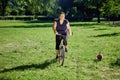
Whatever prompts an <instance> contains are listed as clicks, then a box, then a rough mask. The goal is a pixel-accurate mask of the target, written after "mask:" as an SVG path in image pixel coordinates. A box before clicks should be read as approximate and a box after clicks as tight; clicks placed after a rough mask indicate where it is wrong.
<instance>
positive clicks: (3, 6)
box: [1, 0, 8, 17]
mask: <svg viewBox="0 0 120 80" xmlns="http://www.w3.org/2000/svg"><path fill="white" fill-rule="evenodd" d="M1 3H2V16H3V17H4V16H5V12H6V7H7V3H8V0H1Z"/></svg>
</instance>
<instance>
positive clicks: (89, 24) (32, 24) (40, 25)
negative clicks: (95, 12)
mask: <svg viewBox="0 0 120 80" xmlns="http://www.w3.org/2000/svg"><path fill="white" fill-rule="evenodd" d="M25 23H27V24H28V25H27V24H26V25H14V24H13V25H11V26H9V25H7V26H0V28H48V27H52V26H53V22H39V21H37V22H36V21H35V22H34V21H27V22H25ZM36 23H37V24H36ZM70 25H71V27H84V28H95V27H93V25H99V24H98V23H92V22H87V23H85V22H83V23H82V22H80V23H70ZM100 25H101V24H100Z"/></svg>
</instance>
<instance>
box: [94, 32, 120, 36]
mask: <svg viewBox="0 0 120 80" xmlns="http://www.w3.org/2000/svg"><path fill="white" fill-rule="evenodd" d="M119 35H120V32H114V33H110V34H101V35H97V36H93V37H112V36H119Z"/></svg>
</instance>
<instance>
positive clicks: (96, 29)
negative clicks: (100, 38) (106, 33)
mask: <svg viewBox="0 0 120 80" xmlns="http://www.w3.org/2000/svg"><path fill="white" fill-rule="evenodd" d="M94 30H95V31H96V30H97V31H98V30H109V29H108V28H99V29H94Z"/></svg>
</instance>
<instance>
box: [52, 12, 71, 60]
mask: <svg viewBox="0 0 120 80" xmlns="http://www.w3.org/2000/svg"><path fill="white" fill-rule="evenodd" d="M53 31H54V34H55V35H56V59H57V58H58V54H59V45H60V42H61V39H60V36H59V34H61V35H64V39H63V40H64V41H63V44H64V46H65V52H67V51H68V50H67V38H66V37H67V32H69V35H70V36H71V35H72V33H71V28H70V25H69V21H68V20H67V19H65V13H64V12H61V13H60V15H59V18H58V19H55V21H54V25H53Z"/></svg>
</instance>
